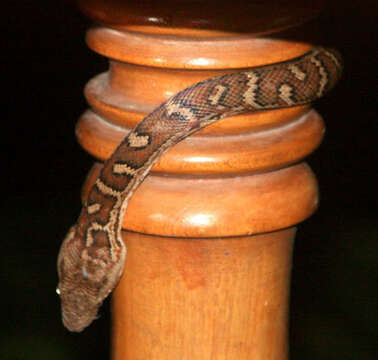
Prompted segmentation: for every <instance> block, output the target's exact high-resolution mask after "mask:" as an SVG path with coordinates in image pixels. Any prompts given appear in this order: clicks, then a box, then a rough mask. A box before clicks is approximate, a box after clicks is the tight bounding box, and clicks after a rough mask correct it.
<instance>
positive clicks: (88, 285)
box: [57, 48, 341, 331]
mask: <svg viewBox="0 0 378 360" xmlns="http://www.w3.org/2000/svg"><path fill="white" fill-rule="evenodd" d="M340 74H341V61H340V60H339V55H337V54H336V53H334V52H332V51H328V50H325V49H321V48H314V49H313V50H311V51H309V52H308V53H306V54H304V55H303V56H300V57H298V58H296V59H292V60H289V61H285V62H283V63H279V64H272V65H268V66H261V67H258V68H254V69H249V70H247V71H243V72H239V73H232V74H227V75H222V76H220V77H216V78H212V79H208V80H205V81H202V82H199V83H197V84H195V85H193V86H191V87H189V88H187V89H185V90H183V91H180V92H179V93H178V94H176V95H175V96H173V97H172V98H170V99H169V100H167V101H166V102H165V103H163V104H161V105H159V106H158V107H157V108H156V109H155V110H154V111H153V112H151V113H150V114H149V115H147V116H146V117H145V118H144V119H143V121H142V122H140V123H139V124H138V125H137V127H136V128H135V129H134V130H133V131H131V132H130V133H129V135H128V136H127V137H126V138H125V139H124V140H123V141H122V142H121V144H120V145H119V146H118V148H117V149H116V151H115V152H114V153H113V154H112V155H111V156H110V158H109V159H108V160H107V161H106V162H105V163H104V166H103V169H102V171H101V173H100V175H99V178H98V179H97V180H96V182H95V185H94V186H93V188H92V189H91V190H90V192H89V195H88V199H87V203H86V204H84V206H83V209H82V211H81V213H80V216H79V219H78V221H77V223H76V224H75V225H74V226H73V227H71V229H70V230H69V232H68V234H67V236H66V238H65V239H64V241H63V243H62V246H61V249H60V252H59V256H58V275H59V284H58V287H57V293H58V294H59V296H60V298H61V307H62V318H63V323H64V325H65V326H66V327H67V328H68V329H69V330H71V331H82V330H83V329H84V328H85V327H87V326H88V325H89V324H90V323H91V322H92V321H93V320H94V319H95V318H96V315H97V312H98V309H99V307H100V305H101V304H102V302H103V301H104V299H105V298H106V297H107V296H108V294H109V293H110V292H111V291H112V290H113V289H114V288H115V286H116V285H117V283H118V281H119V279H120V277H121V275H122V273H123V269H124V265H125V259H126V247H125V244H124V243H123V240H122V235H121V226H122V221H123V217H124V214H125V210H126V207H127V203H128V201H129V199H130V197H131V196H132V195H133V194H134V192H135V190H136V189H137V187H138V186H139V185H140V183H141V182H142V181H143V179H144V178H145V177H146V176H147V174H148V173H149V171H150V169H151V168H152V166H153V165H154V164H155V163H156V161H158V159H159V158H160V157H161V156H162V155H163V154H164V153H165V152H166V151H167V150H169V149H170V148H171V147H172V146H174V145H175V144H177V143H178V142H179V141H181V140H182V139H184V138H185V137H187V136H188V135H190V134H192V133H193V132H195V131H198V130H199V129H202V128H203V127H205V126H207V125H209V124H212V123H213V122H215V121H217V120H219V119H221V118H224V117H227V116H230V115H236V114H241V113H247V112H254V111H261V110H269V109H277V108H283V107H289V106H296V105H301V104H307V103H310V102H312V101H314V100H316V99H318V98H319V97H320V96H322V95H323V94H324V93H325V92H327V91H329V90H330V89H331V88H332V87H333V86H334V85H335V83H336V82H337V81H338V79H339V77H340Z"/></svg>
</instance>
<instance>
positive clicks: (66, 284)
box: [56, 226, 124, 332]
mask: <svg viewBox="0 0 378 360" xmlns="http://www.w3.org/2000/svg"><path fill="white" fill-rule="evenodd" d="M118 260H119V261H114V260H113V261H112V260H111V257H110V255H109V246H100V244H98V243H97V244H93V245H92V247H90V248H89V247H87V246H86V243H85V241H84V239H83V236H82V235H81V234H80V232H79V231H78V230H77V226H73V227H71V229H70V230H69V232H68V234H67V236H66V238H65V239H64V241H63V243H62V246H61V248H60V252H59V256H58V264H57V265H58V275H59V284H58V287H57V289H56V291H57V293H58V295H59V296H60V299H61V308H62V320H63V324H64V326H65V327H66V328H67V329H68V330H70V331H75V332H80V331H82V330H84V329H85V328H86V327H87V326H88V325H90V324H91V323H92V321H93V320H94V319H95V318H96V317H97V313H98V309H99V307H100V306H101V304H102V302H103V301H104V299H105V298H106V297H107V296H108V294H109V293H110V292H111V291H112V290H113V289H114V287H115V286H116V285H117V283H118V281H119V279H120V277H121V275H122V270H123V263H124V260H123V261H120V260H121V259H118Z"/></svg>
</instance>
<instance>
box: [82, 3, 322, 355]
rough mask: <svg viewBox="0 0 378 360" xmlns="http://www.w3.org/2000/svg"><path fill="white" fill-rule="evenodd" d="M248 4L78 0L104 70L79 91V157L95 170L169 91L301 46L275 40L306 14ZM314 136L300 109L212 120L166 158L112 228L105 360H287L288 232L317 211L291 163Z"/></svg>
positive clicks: (307, 178)
mask: <svg viewBox="0 0 378 360" xmlns="http://www.w3.org/2000/svg"><path fill="white" fill-rule="evenodd" d="M258 3H260V4H253V2H250V3H249V2H246V3H242V4H241V5H235V2H232V5H233V6H231V5H230V4H229V3H228V4H226V3H223V2H216V3H214V2H211V1H207V2H198V1H197V2H185V1H184V2H170V1H165V2H158V3H157V2H152V3H150V2H141V3H140V2H131V1H130V2H127V1H119V0H118V1H116V0H113V1H105V0H96V1H93V0H91V1H89V0H87V1H81V3H80V5H81V8H82V10H83V11H84V12H85V13H86V14H87V15H88V16H89V17H91V18H92V19H93V20H94V22H95V25H94V26H93V27H92V28H91V29H90V30H89V31H88V33H87V43H88V45H89V47H90V48H91V49H92V50H94V51H96V52H98V53H99V54H101V55H103V56H106V57H108V58H109V63H110V67H109V70H108V71H107V72H106V73H104V74H100V75H98V76H97V77H95V78H94V79H92V80H91V81H90V82H89V83H88V85H87V87H86V90H85V95H86V98H87V99H88V102H89V104H90V106H91V110H88V111H87V112H86V113H84V114H83V116H82V117H81V118H80V120H79V122H78V125H77V137H78V140H79V142H80V144H81V145H82V146H83V148H84V149H85V150H86V151H88V152H89V153H90V154H92V155H93V156H94V157H95V158H97V159H98V160H100V161H102V160H104V159H106V158H107V157H108V156H109V155H110V154H111V152H112V151H113V150H114V148H115V147H116V146H117V144H118V143H119V142H120V141H121V139H122V138H123V137H124V136H125V135H126V134H127V132H128V131H129V129H131V128H132V127H134V126H135V125H136V124H137V123H138V122H139V121H140V120H142V118H143V117H144V116H145V115H146V114H147V113H149V112H150V111H151V110H153V108H154V107H155V106H157V105H158V104H160V103H161V102H163V101H164V100H166V99H167V98H169V97H170V96H172V95H173V94H175V93H176V92H178V91H179V90H181V89H183V88H185V87H187V86H189V85H191V84H193V83H196V82H198V81H200V80H203V79H206V78H209V77H212V76H215V75H220V74H223V73H227V72H232V71H237V69H240V68H247V67H253V66H256V65H262V64H269V63H275V62H280V61H284V60H287V59H290V58H293V57H296V56H299V55H301V54H303V53H305V52H306V51H308V50H309V49H310V48H311V47H312V45H311V44H310V43H308V42H303V41H293V40H292V39H286V40H284V37H283V36H282V35H283V34H286V35H285V36H287V34H288V33H290V31H289V32H288V29H292V28H295V27H296V26H298V27H297V28H296V29H295V31H294V33H295V32H301V31H302V32H303V31H304V30H303V27H302V28H300V27H299V24H302V23H303V22H304V21H305V20H306V19H309V18H311V17H312V16H313V15H314V12H315V8H316V7H314V6H315V5H314V6H313V7H311V8H303V7H301V6H299V5H298V4H300V3H301V2H297V4H296V2H295V1H294V2H293V3H292V4H291V5H290V8H288V5H287V2H284V3H283V5H280V1H278V2H275V3H274V4H270V5H269V4H267V5H264V3H262V4H263V5H261V2H258ZM100 24H101V25H100ZM301 26H302V25H301ZM284 31H285V33H284ZM261 34H264V36H263V35H261ZM323 132H324V126H323V122H322V119H321V117H320V116H319V114H318V113H317V112H316V111H315V110H313V109H311V108H310V107H309V106H297V107H294V108H290V109H284V110H275V111H269V112H263V113H257V114H251V115H245V116H234V117H232V118H228V119H223V120H221V121H219V122H218V123H216V124H213V125H212V126H209V127H208V128H206V129H204V130H202V131H201V132H200V133H196V134H194V135H192V136H191V137H189V138H187V139H186V140H184V141H183V142H182V143H180V144H179V145H177V146H176V147H174V148H173V149H172V150H170V151H169V152H168V153H167V154H166V155H164V157H163V158H162V159H161V161H159V163H158V164H157V165H156V166H155V167H154V168H153V170H152V173H151V174H150V176H149V177H148V178H147V179H146V180H145V182H144V183H143V184H142V186H141V187H140V188H139V189H138V190H137V192H136V193H135V196H134V197H133V198H132V199H131V201H130V203H129V207H128V209H127V212H126V216H125V220H124V224H123V226H124V241H125V243H126V245H127V248H128V253H127V260H126V269H125V273H124V275H123V277H122V279H121V282H120V284H119V286H118V287H117V289H116V291H115V293H114V295H113V324H112V359H113V360H142V359H143V360H146V359H149V360H223V359H224V360H226V359H227V360H258V359H259V360H260V359H263V360H270V359H280V360H282V359H286V358H287V356H288V355H287V354H288V299H289V282H290V267H291V253H292V245H293V239H294V235H295V225H296V224H298V223H299V222H301V221H303V220H304V219H306V218H307V217H309V216H310V215H311V214H312V213H313V211H314V210H315V209H316V206H317V201H318V195H317V184H316V180H315V177H314V175H313V173H312V172H311V170H310V168H309V167H308V166H307V165H306V164H305V163H304V162H301V161H302V159H303V158H304V157H305V156H307V155H308V154H309V153H311V152H312V151H313V150H314V149H315V148H316V147H317V146H318V145H319V143H320V141H321V139H322V136H323ZM100 167H101V165H100V162H98V163H97V164H95V166H94V167H93V169H92V171H91V172H90V174H89V176H88V181H87V182H86V184H85V186H84V191H83V196H84V197H85V196H86V194H87V192H88V190H89V189H90V186H91V185H92V184H93V182H94V180H95V177H96V174H98V171H99V169H100Z"/></svg>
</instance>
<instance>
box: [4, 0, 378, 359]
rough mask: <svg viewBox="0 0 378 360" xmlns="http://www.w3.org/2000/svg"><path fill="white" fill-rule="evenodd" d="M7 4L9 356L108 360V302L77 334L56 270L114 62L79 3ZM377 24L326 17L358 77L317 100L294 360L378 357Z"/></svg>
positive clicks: (367, 15)
mask: <svg viewBox="0 0 378 360" xmlns="http://www.w3.org/2000/svg"><path fill="white" fill-rule="evenodd" d="M1 8H2V10H3V13H2V25H3V26H4V30H3V31H2V34H1V35H2V36H1V39H2V43H3V46H2V50H3V51H2V55H1V59H2V61H1V68H2V76H1V79H2V97H1V99H2V100H3V102H2V103H3V105H2V110H3V111H2V114H3V116H2V125H3V126H2V128H3V131H2V138H3V141H2V145H3V150H2V155H3V156H2V157H3V162H2V163H3V164H4V163H5V167H4V166H3V167H2V171H1V173H2V177H3V178H5V180H6V182H5V183H6V185H3V187H2V189H1V190H2V196H1V198H2V200H1V222H2V226H1V230H2V231H1V243H0V251H1V253H0V279H1V282H0V285H1V290H0V292H1V298H0V299H1V300H0V301H1V303H0V304H1V313H2V315H1V319H2V321H1V329H0V359H2V360H5V359H6V360H24V359H25V360H28V359H41V360H43V359H57V360H59V359H80V360H82V359H106V358H107V357H108V348H109V336H108V328H109V318H108V317H109V306H108V304H106V306H105V307H104V308H103V309H102V311H101V313H102V316H101V318H100V319H99V320H97V321H96V322H95V324H94V325H92V326H91V327H89V328H88V329H87V330H86V331H85V332H83V333H81V334H71V333H69V332H68V331H66V330H65V329H64V328H63V326H62V325H61V322H60V309H59V301H58V297H57V296H56V294H55V286H56V283H57V275H56V270H55V268H56V267H55V263H56V255H57V252H58V249H59V245H60V242H61V240H62V238H63V237H64V235H65V233H66V231H67V229H68V227H69V226H70V225H71V224H72V223H73V222H74V221H75V220H76V217H77V215H78V213H79V210H80V186H81V184H82V183H83V181H84V178H85V175H86V173H87V171H88V170H89V168H90V167H91V164H92V159H91V158H90V157H89V155H87V154H86V153H85V152H84V151H83V150H82V149H81V148H80V147H79V145H78V144H77V143H76V141H75V137H74V125H75V122H76V120H77V118H78V117H79V115H80V114H81V113H82V112H83V111H84V110H85V109H86V107H87V105H86V103H85V100H84V97H83V95H82V91H83V86H84V85H85V83H86V82H87V81H88V80H89V79H90V78H92V77H93V76H95V75H96V74H98V73H100V72H103V71H105V70H106V68H107V63H106V60H105V59H104V58H102V57H101V56H99V55H97V54H94V53H92V52H91V51H90V50H88V49H87V47H86V45H85V43H84V33H85V30H86V28H87V27H88V25H89V21H88V20H87V19H86V18H85V17H84V16H82V15H81V14H80V12H79V11H78V10H77V8H76V6H75V4H74V2H73V1H69V0H62V1H42V0H41V1H6V2H3V3H2V5H1ZM376 21H377V7H376V5H374V2H373V1H371V2H368V1H365V2H355V1H352V0H348V1H343V2H340V3H339V4H338V5H337V6H334V7H333V8H332V7H331V9H330V10H329V11H328V12H327V13H326V14H325V15H323V17H322V19H321V23H322V24H323V26H322V28H323V29H324V33H325V36H326V38H327V39H328V42H329V43H330V44H332V45H333V46H334V47H336V48H338V49H339V50H340V51H341V52H342V54H343V56H344V59H345V73H344V77H343V80H342V81H341V83H340V85H339V86H338V87H337V88H336V89H335V90H334V91H333V93H332V94H331V95H330V96H329V97H327V98H326V99H324V100H321V101H320V102H319V103H318V104H317V106H316V108H317V109H318V111H319V112H320V113H321V114H322V115H323V116H324V117H325V120H326V124H327V134H326V136H325V139H324V141H323V143H322V145H321V147H320V148H319V149H318V150H317V151H316V152H315V153H314V154H313V155H311V156H310V157H309V159H308V161H309V163H310V165H311V167H312V168H313V170H314V172H315V173H316V174H317V176H318V179H319V183H320V191H321V207H320V209H319V211H318V212H317V213H316V214H315V215H314V216H313V217H311V218H310V219H309V220H307V221H306V222H305V223H303V224H302V225H300V227H299V231H298V235H297V240H296V247H295V253H294V265H293V281H292V299H291V332H290V334H291V338H290V345H291V359H295V360H296V359H314V360H315V359H344V360H349V359H364V360H368V359H372V360H373V359H376V358H377V352H376V348H375V343H376V326H375V324H376V321H377V265H376V263H377V256H376V255H377V241H376V240H377V215H378V211H377V197H376V189H377V177H376V172H377V166H376V164H377V155H376V154H377V151H376V148H377V126H376V112H375V108H376V93H377V91H376V86H375V85H376V78H377V73H376V71H375V70H376V67H377V63H376V61H375V60H376V54H377V51H376V50H377V48H376V46H375V43H376V32H375V22H376ZM4 109H5V116H4ZM146 360H147V359H146ZM167 360H169V359H167Z"/></svg>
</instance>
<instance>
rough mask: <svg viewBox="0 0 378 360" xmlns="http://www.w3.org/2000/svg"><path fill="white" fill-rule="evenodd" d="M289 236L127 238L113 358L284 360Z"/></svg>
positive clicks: (287, 232) (288, 232) (115, 303)
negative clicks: (126, 252)
mask: <svg viewBox="0 0 378 360" xmlns="http://www.w3.org/2000/svg"><path fill="white" fill-rule="evenodd" d="M294 234H295V230H294V229H287V230H282V231H279V232H276V233H270V234H264V235H256V236H253V237H240V238H239V237H237V238H225V239H201V240H200V239H192V238H186V239H182V238H181V239H177V238H161V237H156V236H148V235H141V234H137V233H125V239H126V244H127V246H128V249H129V254H128V259H127V263H126V271H125V274H124V278H123V280H121V283H120V285H119V286H118V288H117V290H116V292H115V295H114V301H113V331H112V332H113V340H112V341H113V354H112V358H113V359H114V360H125V359H133V360H145V359H151V360H166V359H179V360H182V359H201V360H215V359H216V360H252V359H253V360H261V359H285V358H286V357H287V352H288V347H287V336H288V330H287V323H288V299H289V279H290V269H291V265H290V262H291V251H292V244H293V237H294Z"/></svg>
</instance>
